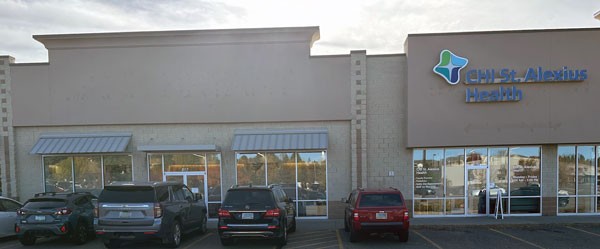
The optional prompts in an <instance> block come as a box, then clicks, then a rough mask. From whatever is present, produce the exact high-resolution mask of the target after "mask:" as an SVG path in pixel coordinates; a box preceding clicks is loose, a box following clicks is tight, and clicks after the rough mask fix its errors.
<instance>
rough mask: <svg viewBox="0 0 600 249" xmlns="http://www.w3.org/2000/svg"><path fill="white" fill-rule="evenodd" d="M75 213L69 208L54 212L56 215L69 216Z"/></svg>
mask: <svg viewBox="0 0 600 249" xmlns="http://www.w3.org/2000/svg"><path fill="white" fill-rule="evenodd" d="M72 212H73V211H72V210H71V209H68V208H61V209H58V210H56V212H54V214H55V215H69V214H71V213H72Z"/></svg>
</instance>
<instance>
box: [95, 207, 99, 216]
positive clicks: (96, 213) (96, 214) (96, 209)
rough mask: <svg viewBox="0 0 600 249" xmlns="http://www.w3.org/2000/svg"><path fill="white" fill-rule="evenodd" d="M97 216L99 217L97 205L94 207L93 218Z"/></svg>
mask: <svg viewBox="0 0 600 249" xmlns="http://www.w3.org/2000/svg"><path fill="white" fill-rule="evenodd" d="M98 217H100V210H98V207H94V218H98Z"/></svg>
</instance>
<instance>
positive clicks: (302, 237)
mask: <svg viewBox="0 0 600 249" xmlns="http://www.w3.org/2000/svg"><path fill="white" fill-rule="evenodd" d="M328 236H333V234H329V233H324V234H319V235H312V236H293V237H291V238H293V239H304V238H320V237H323V238H324V237H328Z"/></svg>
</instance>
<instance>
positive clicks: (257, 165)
mask: <svg viewBox="0 0 600 249" xmlns="http://www.w3.org/2000/svg"><path fill="white" fill-rule="evenodd" d="M265 178H266V177H265V155H264V154H262V153H249V154H237V183H238V184H239V185H248V184H254V185H265V184H266V179H265Z"/></svg>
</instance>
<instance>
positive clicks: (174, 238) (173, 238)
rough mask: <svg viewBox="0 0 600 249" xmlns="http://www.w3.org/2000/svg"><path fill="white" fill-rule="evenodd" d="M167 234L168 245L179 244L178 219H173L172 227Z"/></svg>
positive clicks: (174, 245) (174, 246)
mask: <svg viewBox="0 0 600 249" xmlns="http://www.w3.org/2000/svg"><path fill="white" fill-rule="evenodd" d="M169 236H170V237H169V239H168V242H167V246H168V247H170V248H177V247H179V245H181V225H180V224H179V221H177V220H175V221H174V222H173V228H172V230H171V233H170V234H169Z"/></svg>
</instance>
